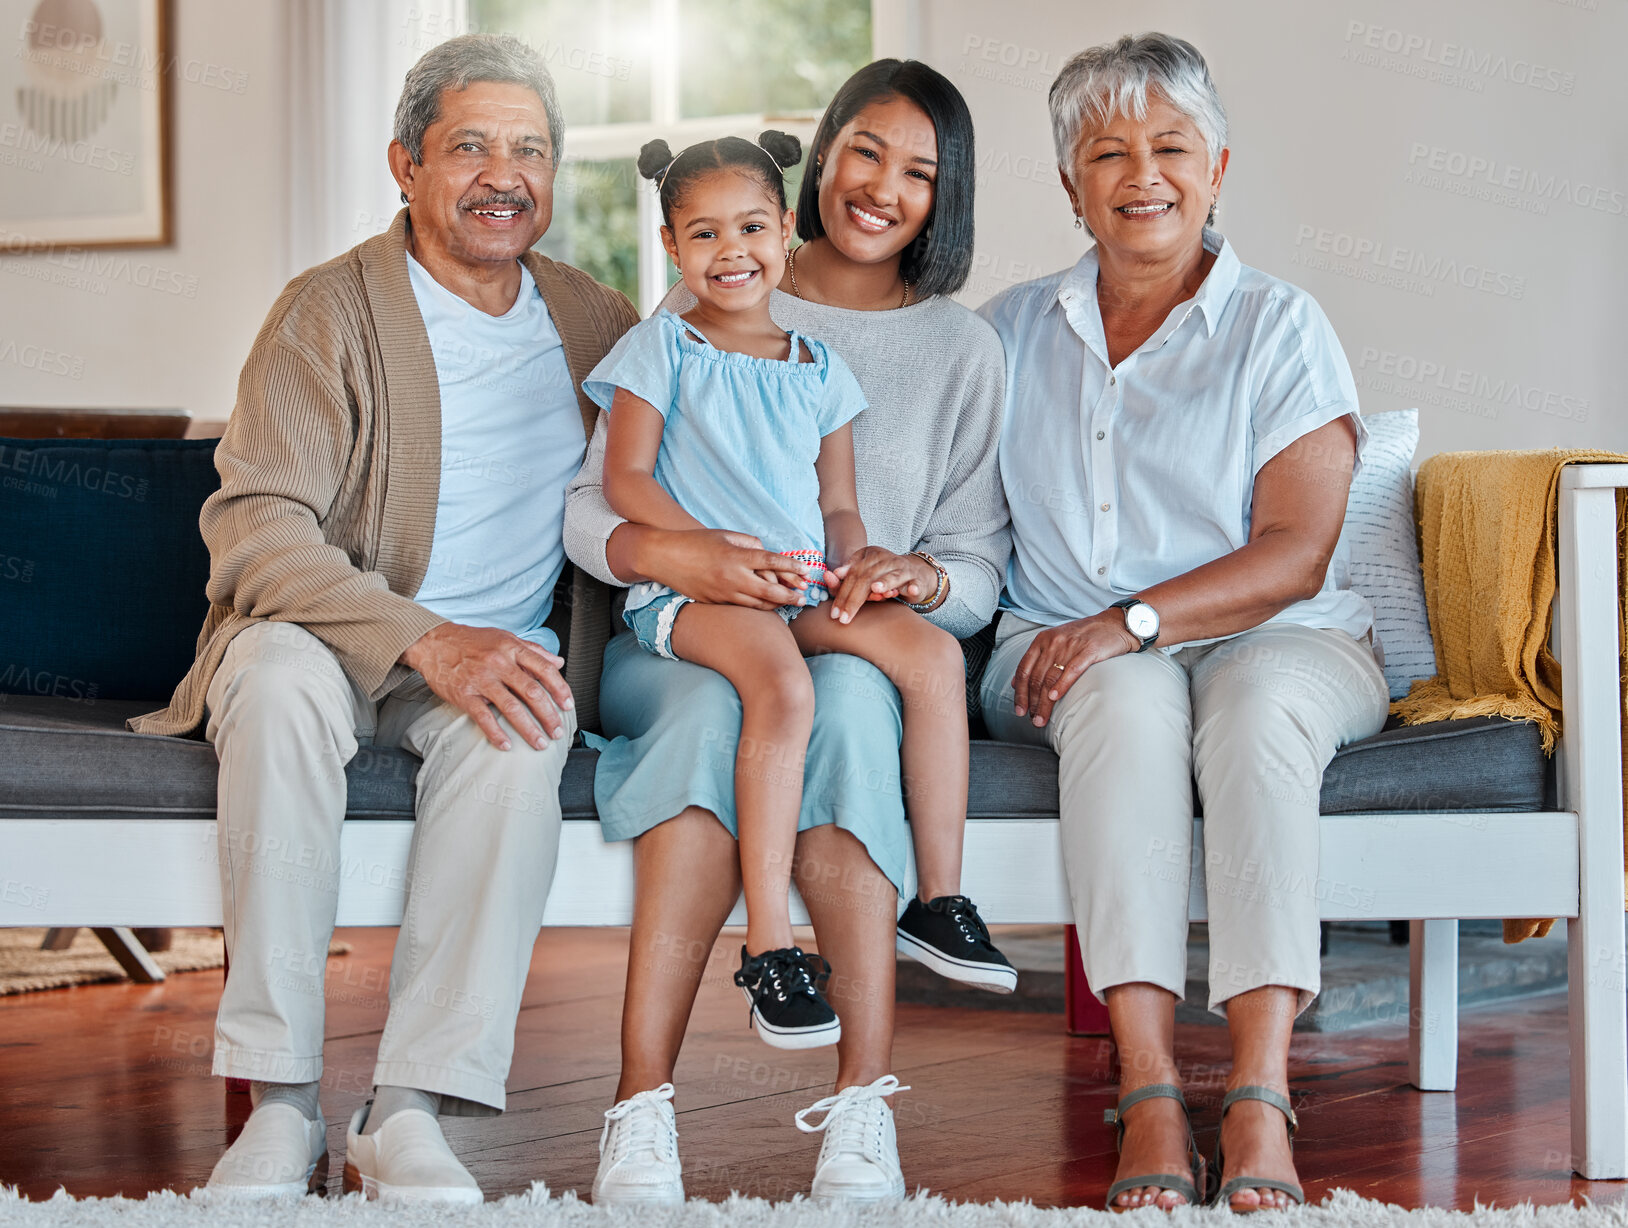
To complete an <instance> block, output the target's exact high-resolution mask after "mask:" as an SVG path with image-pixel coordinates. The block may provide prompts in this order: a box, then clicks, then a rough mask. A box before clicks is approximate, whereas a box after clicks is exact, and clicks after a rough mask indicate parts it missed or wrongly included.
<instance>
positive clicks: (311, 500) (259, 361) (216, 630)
mask: <svg viewBox="0 0 1628 1228" xmlns="http://www.w3.org/2000/svg"><path fill="white" fill-rule="evenodd" d="M407 229H408V222H407V211H406V210H405V209H403V210H402V211H401V212H400V213H398V214H397V215H396V219H395V221H394V222H393V223H392V224H391V226H390V229H389V230H387V231H386V232H385V233H383V234H381V235H377V236H375V237H374V238H371V239H369V240H367V241H366V242H365V243H362V244H360V245H358V246H357V247H354V248H352V249H351V250H350V251H348V252H346V253H345V254H344V255H343V256H339V257H337V258H336V259H334V260H330V261H329V262H328V263H327V264H323V265H318V266H317V267H316V268H314V269H309V270H307V271H306V272H304V273H302V274H300V276H298V277H296V278H295V279H294V280H293V281H291V282H290V283H289V284H288V286H287V288H286V289H284V291H283V292H282V294H281V295H280V296H279V297H278V299H277V302H276V304H275V305H274V306H273V307H272V309H271V314H270V315H269V316H267V317H266V322H265V324H264V325H262V326H261V329H260V335H259V336H258V337H256V338H255V342H254V348H253V349H251V350H250V351H249V359H248V362H247V363H245V364H244V367H243V374H242V375H241V376H240V377H239V379H238V392H237V404H236V406H235V407H234V408H233V410H232V417H231V421H230V422H229V423H228V425H227V428H226V433H225V435H223V436H222V438H221V441H220V444H219V446H218V447H217V449H216V451H215V465H216V468H218V469H219V470H220V476H221V486H220V490H218V491H217V492H216V493H215V494H213V495H211V496H210V497H209V499H208V500H207V501H206V502H205V503H204V506H203V511H202V513H201V514H200V516H199V525H200V527H201V528H202V530H203V537H204V542H205V544H206V545H207V546H208V547H209V585H208V588H207V590H206V591H207V595H208V597H209V601H210V609H209V615H208V617H207V618H206V619H205V621H204V626H203V630H202V631H201V632H200V633H199V636H198V655H197V659H196V660H195V661H194V662H193V665H192V668H191V670H189V671H188V673H187V676H186V677H185V678H183V679H182V680H181V684H180V685H179V686H178V687H176V689H175V695H174V697H173V698H172V699H171V700H170V706H169V707H168V708H167V709H165V710H164V711H162V712H153V713H149V714H147V715H146V716H140V717H137V718H135V719H134V720H132V721H131V722H130V728H132V729H134V730H135V731H136V732H137V733H150V734H170V735H181V734H189V733H191V732H192V731H193V730H195V729H196V728H197V727H198V725H199V724H200V722H201V721H202V720H203V715H204V696H205V695H206V693H207V692H208V690H209V683H210V679H212V678H213V677H214V674H215V670H216V669H217V668H218V667H219V666H220V662H221V657H222V656H223V655H224V654H225V652H226V646H227V644H229V643H230V642H231V640H232V637H233V636H234V635H236V634H237V633H238V632H239V631H242V630H243V629H244V628H245V627H249V626H252V625H253V624H255V623H257V622H266V621H278V622H292V623H298V624H299V625H300V626H302V627H304V628H305V629H306V630H307V631H309V632H311V634H313V635H315V636H316V637H317V638H318V639H320V640H321V641H322V642H323V643H324V644H326V645H327V646H328V647H329V648H331V649H332V650H333V652H334V654H335V655H336V656H337V657H338V658H339V661H340V663H341V664H342V665H343V666H344V668H345V672H346V673H347V674H349V675H350V677H351V678H352V679H353V680H354V681H355V682H356V683H357V685H358V686H360V687H361V689H362V690H363V691H365V692H366V693H367V694H368V695H370V696H371V697H373V698H374V699H379V698H381V697H383V696H384V695H385V694H387V693H388V692H389V691H391V690H392V689H393V688H394V687H396V686H397V685H398V684H400V683H401V682H402V681H403V680H404V679H405V678H406V677H407V676H408V674H409V671H408V669H407V667H406V666H404V665H402V664H400V658H401V654H402V653H403V652H404V651H405V650H406V649H407V647H408V646H409V645H411V644H412V643H413V642H414V641H415V640H417V639H418V638H419V637H420V636H421V635H423V634H424V633H425V632H426V631H428V630H430V629H431V628H432V627H434V626H436V625H438V624H440V623H442V622H444V621H446V620H445V619H443V618H441V617H440V616H439V615H436V614H432V613H431V612H430V611H429V610H427V609H425V608H424V607H423V606H421V605H419V604H418V603H417V602H415V601H414V600H413V596H414V594H416V593H417V592H418V589H419V585H420V584H421V583H422V582H423V579H424V571H425V568H426V567H427V566H428V565H429V559H430V545H431V542H432V540H433V538H434V536H435V508H436V499H437V496H438V494H439V491H440V482H441V394H440V388H439V385H438V384H437V381H436V375H435V363H434V359H433V357H432V356H431V353H430V342H429V336H428V334H427V333H426V332H425V329H424V320H423V317H422V316H421V315H420V314H419V310H418V303H417V300H416V299H415V298H414V296H413V288H412V285H411V283H410V282H409V280H408V277H407V260H406V255H405V253H406V244H407ZM524 260H525V263H526V267H527V268H528V269H530V270H531V274H532V277H533V278H534V279H535V280H536V282H537V288H538V290H540V291H541V292H542V296H543V300H544V302H546V303H547V304H548V312H549V315H550V316H551V317H552V319H553V322H554V327H555V328H556V329H557V330H558V331H559V334H560V339H561V341H562V342H563V343H564V347H565V359H566V363H567V364H568V365H569V367H570V369H571V380H572V383H573V384H574V385H575V387H576V393H577V405H578V408H579V409H580V410H581V412H582V428H583V434H584V438H586V437H587V436H588V435H590V434H592V432H593V427H594V421H595V419H596V417H597V414H598V410H597V409H596V407H595V406H594V405H593V403H592V402H590V401H589V400H588V399H587V398H586V397H585V396H583V395H582V381H583V379H584V378H585V377H586V376H587V374H588V372H589V371H591V370H592V369H593V367H594V364H596V363H597V362H598V361H599V360H600V359H601V358H603V357H604V355H605V354H606V352H607V351H609V349H610V348H611V346H612V345H614V344H615V343H616V340H617V339H618V338H619V337H620V336H621V335H622V334H623V333H625V332H626V331H627V330H628V329H629V328H631V327H632V326H633V325H634V324H636V323H638V319H639V316H638V312H636V311H635V310H634V309H633V305H632V304H631V303H629V302H628V301H627V299H626V298H624V297H623V296H622V295H621V294H619V293H617V292H616V291H615V290H612V289H610V288H608V287H606V286H602V285H600V284H599V283H598V282H596V281H594V280H593V278H591V277H589V276H588V275H587V274H586V273H583V272H581V271H580V270H577V269H574V268H571V267H570V266H569V265H563V264H557V263H555V262H554V261H552V260H549V259H548V258H547V257H545V256H541V255H538V254H537V253H536V252H528V253H526V255H525V257H524ZM513 531H514V532H515V533H516V534H521V533H526V532H528V531H531V529H530V527H529V526H527V525H520V524H517V525H514V526H513ZM570 614H571V630H570V638H569V642H568V643H567V646H566V653H565V658H566V666H565V677H566V681H567V682H568V683H569V684H570V686H571V690H572V692H573V694H574V696H575V699H576V710H577V721H578V724H579V726H580V727H582V728H594V727H596V726H597V725H598V722H599V668H600V658H601V656H602V654H603V651H604V647H605V643H606V640H607V638H608V635H609V629H610V625H609V624H610V620H609V597H608V592H607V590H606V589H605V587H604V586H603V585H602V584H601V583H600V582H599V581H597V580H595V579H593V578H592V577H590V576H588V575H586V574H585V573H583V572H581V571H577V572H576V574H575V576H574V579H573V587H572V594H571V610H570Z"/></svg>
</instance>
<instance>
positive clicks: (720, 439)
mask: <svg viewBox="0 0 1628 1228" xmlns="http://www.w3.org/2000/svg"><path fill="white" fill-rule="evenodd" d="M698 335H699V334H698V333H697V332H696V330H695V329H694V328H693V327H691V326H690V325H688V324H686V323H685V322H684V321H683V320H681V319H680V318H679V317H678V316H677V315H675V314H674V313H672V312H671V311H667V310H665V309H663V310H661V311H659V312H658V313H657V314H656V315H654V316H652V317H650V318H649V319H648V320H646V321H644V322H643V323H641V324H639V325H637V326H635V327H634V328H633V329H632V330H631V331H630V332H628V333H627V335H626V336H624V337H623V338H622V340H621V341H620V342H618V343H617V345H616V346H615V348H613V349H612V350H611V352H610V353H609V354H607V355H606V356H605V357H604V359H602V360H601V361H600V363H599V365H598V366H596V367H595V368H594V370H593V371H592V372H591V373H590V374H589V376H588V378H587V379H586V380H585V381H584V382H583V391H584V392H585V393H586V394H587V395H588V396H589V397H590V398H591V399H592V400H593V401H594V402H595V403H596V404H598V405H600V406H601V407H603V408H605V409H606V410H609V409H610V405H611V402H612V401H613V400H614V398H615V395H616V389H617V388H619V387H620V388H626V389H627V390H628V391H629V392H631V393H633V394H634V395H635V396H638V397H641V398H642V399H644V400H645V401H648V402H649V403H650V404H651V405H652V406H653V407H654V408H655V409H656V410H657V411H658V412H660V413H661V415H662V417H663V419H664V420H665V423H666V424H665V426H664V427H663V429H662V441H661V450H660V452H659V454H658V456H657V460H656V469H655V477H656V480H657V481H659V482H660V483H661V484H662V488H663V489H664V490H666V491H667V492H668V493H669V494H671V495H672V496H673V498H674V499H675V500H677V502H678V504H679V506H680V507H682V508H683V509H684V510H685V511H686V512H688V513H689V514H690V515H692V516H694V517H695V518H696V519H697V520H699V521H701V523H703V524H705V525H708V526H709V527H713V528H722V529H732V530H735V531H737V532H743V533H751V534H752V535H753V536H754V537H756V538H758V539H759V540H760V541H762V542H763V544H764V547H765V548H766V549H770V550H805V549H812V550H823V548H824V538H825V533H824V518H823V516H822V515H821V513H820V508H819V481H818V478H817V477H816V475H815V472H814V460H815V458H816V457H817V456H818V454H819V448H820V440H821V439H822V438H823V437H824V436H826V435H829V434H830V433H831V432H832V431H834V430H837V429H838V428H839V427H841V426H842V425H843V424H845V423H846V422H848V421H850V420H851V419H853V418H854V417H855V416H856V415H857V414H858V413H859V412H860V411H861V410H863V409H864V408H865V407H866V401H865V397H864V394H863V393H862V392H861V391H860V388H859V383H858V381H857V380H855V379H854V376H853V374H852V372H850V371H849V369H848V366H847V364H846V363H844V362H843V360H842V359H841V358H840V357H839V356H838V355H836V354H835V353H834V352H832V351H831V350H830V349H829V348H828V347H827V346H825V345H824V344H823V343H822V342H820V341H818V340H815V339H814V338H810V337H803V336H802V335H801V334H799V333H796V332H793V333H792V345H793V349H792V354H793V355H796V354H797V353H798V349H797V346H798V343H799V342H801V343H803V344H805V345H806V346H807V347H808V352H809V354H810V355H811V356H812V358H813V360H814V361H812V362H795V361H790V360H788V361H776V360H773V359H764V358H756V357H753V356H752V355H749V354H736V353H732V352H730V351H726V350H719V349H716V348H714V347H713V346H712V345H710V344H708V343H707V342H706V341H704V340H696V339H695V338H696V336H698ZM669 591H670V590H668V589H666V588H665V587H664V586H662V585H657V584H636V585H634V586H633V588H632V589H631V590H629V593H628V601H627V609H628V611H629V613H632V612H634V611H636V610H638V609H640V608H643V607H647V606H649V605H651V604H652V603H654V602H657V601H659V600H660V599H661V597H662V596H663V595H665V594H666V593H668V592H669ZM646 647H648V645H647V646H646ZM808 666H809V674H810V676H811V677H812V678H813V681H814V696H815V710H816V712H817V714H818V718H819V719H817V720H816V721H815V722H814V730H813V733H812V735H811V736H810V738H809V746H808V757H807V762H808V763H810V764H819V765H820V770H819V771H817V772H810V773H808V775H807V776H806V777H805V779H804V783H803V803H802V811H801V813H800V814H799V816H798V821H797V830H798V831H806V830H807V829H809V828H811V827H815V826H818V825H820V824H822V823H828V822H834V823H835V824H836V825H837V826H838V827H839V828H842V829H843V830H846V831H849V832H851V833H852V834H853V835H855V836H856V837H857V838H858V839H859V840H860V841H861V843H863V844H864V845H865V848H866V852H867V853H869V854H870V857H871V860H872V861H874V862H875V863H876V865H877V866H878V867H879V868H880V869H881V870H882V872H883V873H884V874H886V875H887V877H888V879H889V880H890V881H891V882H892V883H893V885H894V887H895V889H899V890H902V889H903V886H904V876H905V869H906V866H907V865H908V862H909V835H910V832H909V828H908V827H907V826H906V824H905V822H904V801H903V794H902V790H901V788H900V781H899V777H898V773H897V770H896V768H895V769H893V770H886V771H879V770H877V768H876V766H875V764H876V760H877V758H878V756H877V755H876V753H875V751H874V746H876V745H883V746H892V747H897V746H898V744H899V739H900V737H901V736H902V735H903V727H902V725H901V723H900V722H901V719H902V717H901V706H900V703H899V695H898V691H897V690H896V689H895V688H894V686H893V684H892V683H891V682H890V681H889V680H888V678H887V675H885V674H883V673H882V671H881V670H879V669H877V668H876V667H875V666H874V665H872V664H870V662H868V661H864V660H861V659H860V658H858V657H851V656H847V655H844V654H830V655H826V656H821V657H818V658H814V659H812V660H810V661H809V662H808ZM613 679H614V682H613V681H612V680H613ZM604 680H605V685H604V686H603V687H602V689H601V695H600V719H601V721H602V723H603V724H604V727H605V728H606V729H610V730H615V731H616V732H617V734H618V736H617V737H615V738H613V739H610V740H608V741H607V740H606V739H604V738H599V737H596V736H595V735H593V734H585V735H584V736H585V738H586V740H587V742H588V744H589V745H590V746H593V747H596V748H597V749H598V750H599V751H600V758H599V765H598V768H597V771H596V773H595V777H594V797H595V802H596V804H597V808H598V810H599V820H600V827H601V830H602V831H603V833H604V836H605V839H607V840H630V839H633V838H634V837H636V836H640V835H643V834H644V833H645V832H646V831H648V830H649V829H650V828H652V827H654V826H656V825H657V824H658V823H662V822H664V821H666V820H667V819H670V818H672V817H673V816H674V815H675V814H677V813H678V812H679V811H681V810H683V809H685V808H686V807H688V806H699V807H702V808H703V809H706V810H710V811H711V812H712V813H713V814H714V815H716V816H717V817H718V820H719V822H721V823H722V824H723V825H724V826H725V827H726V828H728V830H729V833H730V834H731V835H736V834H737V827H736V818H735V789H734V776H735V757H736V750H737V747H738V744H739V739H740V719H741V707H740V697H739V696H737V695H736V694H735V688H734V687H732V686H731V685H730V684H729V682H728V680H727V679H725V678H724V677H723V676H722V675H721V674H718V673H715V672H714V671H712V670H710V669H707V668H705V667H704V666H700V665H695V664H693V663H691V662H688V661H680V660H664V659H662V658H661V657H660V656H655V655H652V654H651V652H647V651H646V650H645V648H644V647H641V646H640V644H639V642H638V640H637V638H636V637H635V636H631V635H619V636H616V637H615V638H614V639H612V641H611V642H610V644H609V646H608V647H607V648H606V650H605V666H604ZM677 708H683V709H686V710H688V711H689V712H690V714H691V719H689V720H683V721H675V720H671V719H665V718H666V717H667V716H668V715H669V714H670V713H671V712H673V711H674V710H676V709H677ZM888 759H889V760H890V761H891V763H892V764H894V765H896V764H897V763H898V757H897V752H896V751H895V753H894V754H892V755H890V756H888Z"/></svg>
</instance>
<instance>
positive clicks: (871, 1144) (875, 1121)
mask: <svg viewBox="0 0 1628 1228" xmlns="http://www.w3.org/2000/svg"><path fill="white" fill-rule="evenodd" d="M909 1090H910V1088H909V1087H907V1086H906V1087H901V1086H900V1084H899V1080H898V1078H897V1077H896V1076H894V1075H883V1076H882V1077H881V1078H880V1079H878V1080H876V1082H874V1083H869V1084H866V1085H864V1086H860V1085H858V1084H855V1085H854V1086H852V1087H845V1088H843V1089H842V1090H841V1091H840V1092H838V1093H837V1094H836V1095H834V1096H827V1097H825V1099H823V1100H816V1101H815V1102H814V1103H813V1104H811V1105H809V1106H808V1107H807V1108H806V1109H803V1110H802V1111H801V1112H799V1113H798V1114H797V1117H796V1121H797V1128H798V1129H799V1130H801V1131H802V1132H803V1133H804V1134H818V1133H820V1132H821V1131H822V1130H829V1128H830V1127H831V1126H833V1125H834V1126H835V1127H836V1129H834V1130H830V1132H829V1133H828V1134H827V1135H826V1141H825V1147H829V1148H831V1149H832V1150H833V1154H834V1153H836V1152H842V1151H853V1152H857V1153H858V1154H860V1155H862V1156H864V1157H865V1158H866V1159H868V1160H876V1161H880V1160H881V1158H882V1122H883V1120H884V1118H883V1113H884V1112H885V1111H886V1110H887V1107H888V1106H887V1105H886V1104H885V1103H883V1097H886V1096H891V1095H892V1094H893V1093H894V1092H907V1091H909ZM815 1113H824V1114H825V1118H824V1120H823V1121H821V1122H820V1123H819V1124H818V1125H811V1124H810V1123H809V1122H808V1121H807V1120H805V1119H806V1118H808V1117H810V1116H812V1115H813V1114H815ZM824 1152H825V1149H824V1148H821V1155H822V1156H823V1155H824Z"/></svg>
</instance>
